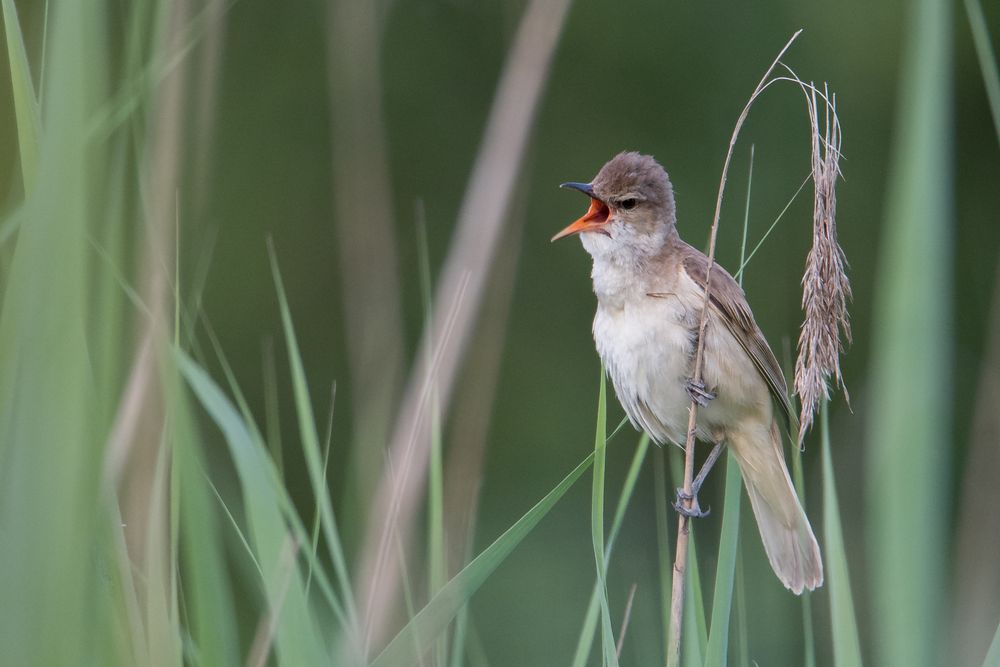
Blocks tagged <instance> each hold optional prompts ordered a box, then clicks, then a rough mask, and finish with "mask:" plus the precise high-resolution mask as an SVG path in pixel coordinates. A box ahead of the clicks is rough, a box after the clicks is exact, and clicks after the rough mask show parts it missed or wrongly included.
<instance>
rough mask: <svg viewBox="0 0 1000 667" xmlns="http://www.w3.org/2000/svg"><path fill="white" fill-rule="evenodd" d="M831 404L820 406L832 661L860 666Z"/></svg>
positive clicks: (840, 665)
mask: <svg viewBox="0 0 1000 667" xmlns="http://www.w3.org/2000/svg"><path fill="white" fill-rule="evenodd" d="M828 412H829V405H828V404H827V403H826V402H825V401H824V402H823V405H822V406H821V408H820V415H819V419H820V439H821V441H822V445H821V446H822V448H823V541H824V542H825V543H826V553H825V554H824V555H825V556H826V558H825V560H826V569H827V575H826V585H827V589H828V590H829V591H830V623H831V626H832V630H831V634H832V636H833V663H834V665H837V667H855V666H858V667H860V665H861V664H862V663H861V641H860V640H859V639H858V620H857V618H856V616H855V614H854V598H853V596H852V595H851V578H850V574H849V573H848V569H847V553H846V552H845V550H844V534H843V531H842V530H841V527H840V506H839V503H838V502H837V484H836V480H835V479H834V475H833V457H832V455H831V454H830V418H829V414H828Z"/></svg>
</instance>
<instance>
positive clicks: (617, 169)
mask: <svg viewBox="0 0 1000 667" xmlns="http://www.w3.org/2000/svg"><path fill="white" fill-rule="evenodd" d="M562 187H566V188H573V189H575V190H579V191H581V192H583V193H584V194H586V195H588V196H589V197H590V210H588V211H587V213H586V215H584V216H583V217H582V218H580V219H579V220H577V221H576V222H574V223H573V224H571V225H570V226H568V227H566V229H564V230H562V231H561V232H559V233H558V234H556V235H555V236H554V237H553V239H552V240H553V241H555V240H556V239H560V238H563V237H564V236H569V235H572V234H580V239H581V240H582V242H583V247H584V249H585V250H586V251H587V252H588V253H590V255H591V256H592V257H593V260H594V267H593V271H592V272H591V277H592V278H593V281H594V293H595V294H596V295H597V315H596V316H595V317H594V340H595V341H596V343H597V352H598V354H599V355H600V357H601V360H602V361H603V362H604V366H605V368H606V369H607V372H608V375H609V376H610V377H611V381H612V383H613V384H614V387H615V393H616V394H617V395H618V400H619V401H621V404H622V406H623V407H624V408H625V412H626V413H627V414H628V417H629V420H631V422H632V424H633V425H634V426H635V427H636V428H639V429H642V430H644V431H646V433H648V434H649V435H650V437H651V438H652V439H653V440H655V441H656V442H657V443H660V444H663V443H666V442H672V443H674V444H677V445H680V446H683V445H684V442H685V440H686V439H687V424H688V407H689V405H690V401H691V400H692V399H694V400H696V401H697V402H698V403H699V405H701V406H702V407H701V408H700V409H699V410H698V420H697V437H698V439H700V440H702V441H704V442H709V443H712V444H714V445H716V447H715V449H714V450H713V455H714V456H717V455H718V453H719V450H720V448H721V447H722V446H723V445H725V446H728V447H729V449H730V450H732V452H733V454H735V456H736V460H737V461H738V462H739V465H740V470H741V472H742V473H743V480H744V482H745V484H746V489H747V495H749V496H750V504H751V505H752V506H753V512H754V515H755V516H756V518H757V526H758V528H759V529H760V536H761V539H762V541H763V542H764V549H765V551H766V552H767V556H768V559H769V560H770V562H771V567H772V568H773V569H774V572H775V574H777V575H778V578H779V579H780V580H781V582H782V583H783V584H784V585H785V586H786V587H787V588H789V589H790V590H791V591H793V592H794V593H796V594H800V593H802V591H803V590H812V589H814V588H816V587H817V586H820V585H821V584H822V583H823V562H822V559H821V557H820V552H819V545H818V544H817V543H816V537H815V535H814V534H813V530H812V527H811V526H810V525H809V519H808V518H807V517H806V514H805V512H804V511H803V509H802V506H801V505H800V504H799V500H798V497H797V496H796V494H795V489H794V487H793V486H792V481H791V479H790V478H789V476H788V468H787V467H786V466H785V459H784V455H783V453H782V448H781V436H780V433H779V430H778V423H777V421H776V420H775V417H774V404H775V403H776V404H777V405H778V407H779V408H780V409H781V412H782V413H783V415H784V417H785V420H786V422H787V424H788V426H789V429H790V431H791V432H793V433H794V432H797V430H798V429H797V427H796V426H794V423H795V422H796V419H795V416H794V412H793V410H792V406H791V404H790V402H789V399H788V393H787V389H786V386H785V379H784V376H783V375H782V372H781V369H780V367H779V366H778V362H777V360H776V359H775V358H774V354H773V353H772V352H771V348H770V347H768V344H767V341H766V340H765V339H764V335H763V334H762V333H761V331H760V328H759V327H758V326H757V323H756V322H755V321H754V318H753V313H752V312H751V311H750V306H749V305H748V304H747V301H746V296H745V295H744V293H743V290H742V288H740V286H739V285H738V284H737V283H736V281H735V280H733V278H732V276H730V275H729V274H728V273H727V272H726V271H725V269H723V268H722V267H720V266H718V265H716V266H714V267H713V268H712V271H711V281H712V285H711V290H710V301H709V313H708V324H707V328H706V330H705V343H704V353H703V354H704V357H703V359H704V365H703V367H702V368H703V373H702V378H703V382H701V383H699V384H695V383H694V381H693V377H694V363H695V350H696V346H697V338H698V327H699V323H700V319H701V311H702V307H703V305H704V299H705V281H706V275H707V274H708V258H707V257H706V256H705V255H704V254H702V253H701V252H699V251H698V250H696V249H695V248H693V247H691V246H690V245H688V244H687V243H685V242H684V241H682V240H681V239H680V237H679V236H678V234H677V226H676V220H677V218H676V209H675V206H674V192H673V186H672V185H671V184H670V179H669V178H668V177H667V172H666V171H664V170H663V167H661V166H660V165H659V164H658V163H657V162H656V160H654V159H653V158H652V157H650V156H648V155H640V154H638V153H621V154H619V155H617V156H616V157H614V158H613V159H612V160H611V161H610V162H608V163H607V164H606V165H604V167H603V168H602V169H601V171H600V172H599V173H598V174H597V177H596V178H594V180H593V181H592V182H591V183H564V184H563V185H562ZM711 460H712V461H714V458H712V459H711ZM709 465H710V463H709ZM704 472H707V468H706V469H703V472H702V473H699V477H698V479H697V480H696V481H695V483H696V486H695V487H694V493H695V494H697V487H698V486H700V484H701V481H702V480H703V479H704ZM679 495H680V492H679ZM678 508H679V509H683V508H682V506H681V505H680V504H678ZM693 508H694V512H693V513H698V512H699V510H698V509H697V501H696V500H695V501H694V502H693Z"/></svg>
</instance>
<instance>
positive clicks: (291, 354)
mask: <svg viewBox="0 0 1000 667" xmlns="http://www.w3.org/2000/svg"><path fill="white" fill-rule="evenodd" d="M267 252H268V257H269V259H270V260H271V273H272V274H273V277H274V287H275V290H276V291H277V293H278V305H279V307H280V309H281V322H282V325H283V327H284V330H285V343H286V345H287V346H288V363H289V365H290V366H291V370H292V387H293V390H294V394H295V407H296V411H297V414H298V419H299V436H300V437H301V438H302V450H303V452H304V453H305V458H306V467H307V468H308V471H309V480H310V482H311V483H312V487H313V493H314V494H315V497H316V498H317V499H318V500H319V503H318V504H319V507H320V518H321V522H322V525H323V534H324V536H325V537H326V542H327V547H328V548H329V550H330V557H331V559H332V560H333V568H334V571H335V572H336V574H337V579H338V581H339V583H340V588H341V597H342V599H343V600H344V605H345V606H346V608H347V613H348V620H349V622H350V623H351V624H352V626H354V629H355V630H356V629H357V613H356V611H355V609H354V593H353V592H352V589H351V580H350V577H349V576H348V574H347V560H346V559H345V558H344V550H343V547H342V545H341V541H340V531H339V530H338V529H337V520H336V518H335V516H334V513H333V504H332V503H331V502H330V492H329V489H328V487H327V485H326V475H325V473H324V469H323V456H322V454H321V453H320V447H319V435H318V433H317V431H316V420H315V418H314V417H313V409H312V402H311V400H310V398H309V387H308V385H307V383H306V372H305V369H304V367H303V365H302V355H301V354H299V344H298V340H297V339H296V337H295V327H294V326H293V325H292V314H291V310H290V309H289V308H288V299H287V297H286V296H285V286H284V283H283V282H282V280H281V272H280V270H279V269H278V257H277V255H276V254H275V251H274V244H273V243H271V242H270V240H269V241H268V244H267ZM359 636H360V635H359Z"/></svg>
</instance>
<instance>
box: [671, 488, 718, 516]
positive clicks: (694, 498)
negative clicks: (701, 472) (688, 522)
mask: <svg viewBox="0 0 1000 667" xmlns="http://www.w3.org/2000/svg"><path fill="white" fill-rule="evenodd" d="M687 501H690V503H691V504H690V505H688V504H687ZM674 509H675V510H677V513H678V514H681V515H683V516H686V517H688V518H689V519H700V518H702V517H706V516H708V515H709V514H710V513H711V511H712V508H711V507H709V508H708V509H707V510H702V509H701V506H700V505H699V504H698V491H697V490H695V491H694V492H693V493H684V489H677V500H675V501H674Z"/></svg>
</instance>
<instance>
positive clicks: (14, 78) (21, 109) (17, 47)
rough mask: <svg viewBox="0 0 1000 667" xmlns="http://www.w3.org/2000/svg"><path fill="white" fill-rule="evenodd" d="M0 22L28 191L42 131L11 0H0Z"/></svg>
mask: <svg viewBox="0 0 1000 667" xmlns="http://www.w3.org/2000/svg"><path fill="white" fill-rule="evenodd" d="M3 23H4V32H5V33H6V36H7V59H8V62H9V63H10V80H11V87H12V88H13V97H14V115H15V117H16V118H17V145H18V148H19V149H20V152H21V174H22V177H23V178H24V191H25V193H26V194H29V195H30V194H31V193H32V192H33V191H34V189H35V178H36V176H37V173H38V142H39V139H40V137H41V133H42V118H41V112H40V110H39V107H38V97H37V96H36V95H35V85H34V83H32V80H31V68H30V67H28V53H27V51H26V50H25V48H24V35H23V34H22V33H21V25H20V23H19V21H18V18H17V8H16V7H15V5H14V0H3Z"/></svg>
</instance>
